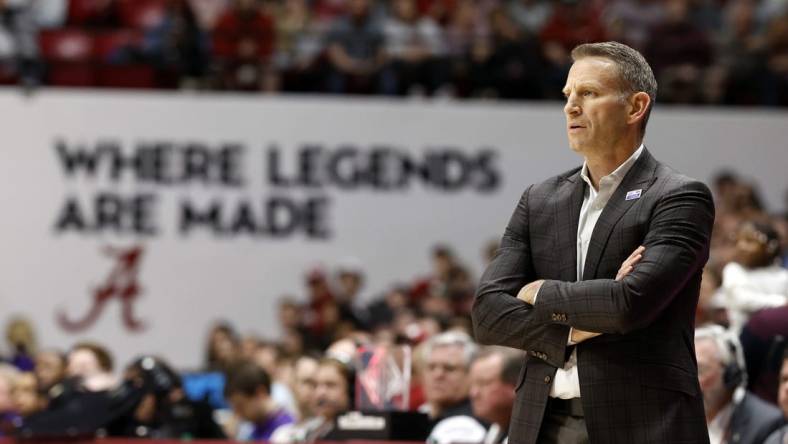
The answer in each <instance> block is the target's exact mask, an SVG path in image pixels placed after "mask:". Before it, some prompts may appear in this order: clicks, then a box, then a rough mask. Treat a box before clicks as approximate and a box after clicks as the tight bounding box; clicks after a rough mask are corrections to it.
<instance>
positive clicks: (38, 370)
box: [34, 349, 66, 393]
mask: <svg viewBox="0 0 788 444" xmlns="http://www.w3.org/2000/svg"><path fill="white" fill-rule="evenodd" d="M34 371H35V374H36V380H37V381H38V388H39V390H41V391H42V392H43V393H48V392H49V390H50V389H52V387H54V386H55V385H56V384H58V383H60V382H62V381H63V378H65V376H66V357H65V355H64V354H63V353H61V352H60V351H59V350H56V349H48V350H41V351H39V352H38V353H37V354H36V357H35V370H34Z"/></svg>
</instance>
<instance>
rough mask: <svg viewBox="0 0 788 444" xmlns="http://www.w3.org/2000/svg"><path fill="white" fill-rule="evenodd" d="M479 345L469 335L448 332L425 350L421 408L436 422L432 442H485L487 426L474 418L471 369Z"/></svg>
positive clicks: (433, 338) (431, 434) (431, 435)
mask: <svg viewBox="0 0 788 444" xmlns="http://www.w3.org/2000/svg"><path fill="white" fill-rule="evenodd" d="M476 350H477V346H476V344H475V343H474V342H473V340H472V339H471V338H470V337H469V336H468V335H466V334H464V333H460V332H446V333H441V334H439V335H437V336H434V337H432V338H430V339H429V340H428V341H427V342H426V344H425V347H424V375H423V378H424V392H425V397H426V399H427V402H426V403H425V404H424V405H423V406H422V407H420V408H419V410H420V411H422V412H423V413H427V414H428V415H429V417H430V420H431V421H432V424H433V428H432V431H431V432H430V438H428V439H429V440H431V441H432V442H438V443H449V442H481V441H482V439H483V438H484V436H485V434H486V429H485V427H484V426H483V425H482V424H481V423H480V422H479V421H478V420H477V419H476V418H475V417H474V416H473V410H472V408H471V400H470V398H469V389H470V387H469V384H470V381H469V375H468V370H469V367H470V364H471V360H472V359H473V355H474V354H475V353H476Z"/></svg>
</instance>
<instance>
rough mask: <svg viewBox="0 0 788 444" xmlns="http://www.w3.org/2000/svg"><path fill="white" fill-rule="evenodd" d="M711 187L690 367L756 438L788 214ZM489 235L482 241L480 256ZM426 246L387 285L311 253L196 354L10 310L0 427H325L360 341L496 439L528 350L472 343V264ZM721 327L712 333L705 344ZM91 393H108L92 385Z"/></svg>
mask: <svg viewBox="0 0 788 444" xmlns="http://www.w3.org/2000/svg"><path fill="white" fill-rule="evenodd" d="M713 190H714V194H715V200H716V207H717V218H716V223H715V228H714V233H713V242H712V250H711V258H710V260H709V263H708V265H707V267H706V268H705V271H704V275H703V283H702V289H701V294H700V301H699V305H698V310H697V317H696V325H697V326H698V327H703V328H702V329H701V330H708V331H707V332H706V333H704V334H703V335H702V336H703V337H702V338H701V339H697V338H696V349H697V353H698V363H699V382H700V385H701V387H702V389H703V394H704V401H705V406H706V409H707V416H708V417H709V422H710V429H711V428H712V425H713V424H714V422H713V420H714V418H715V416H716V414H717V413H718V412H719V411H720V410H721V409H723V408H724V407H725V406H726V405H728V404H731V403H733V404H732V405H745V404H746V405H747V406H748V405H749V404H747V403H740V402H738V401H736V396H742V395H736V396H734V393H735V392H737V391H738V392H740V393H746V398H745V399H747V400H748V402H749V403H755V404H756V407H757V409H756V411H757V412H758V415H759V417H760V418H762V419H764V420H765V421H767V422H768V424H764V423H759V424H760V425H758V427H759V429H758V430H756V431H755V432H754V433H756V435H757V437H758V439H757V440H752V441H746V440H745V441H742V442H753V443H755V442H763V440H764V439H765V438H766V436H767V435H768V434H769V433H772V432H774V433H775V434H778V433H782V434H783V435H781V436H785V434H786V432H788V429H786V428H783V429H782V432H781V431H780V430H777V431H775V430H776V429H777V428H778V427H780V425H781V424H782V423H783V422H784V417H788V353H786V347H785V338H786V337H788V270H787V269H786V263H788V255H787V254H786V252H788V249H786V243H787V242H788V219H787V218H786V213H785V212H783V213H779V212H769V211H767V209H766V208H764V207H763V206H762V204H761V199H760V198H759V195H758V191H757V187H756V184H754V183H752V182H749V181H748V180H744V179H742V178H739V177H737V176H736V175H735V174H734V173H733V172H728V171H726V172H720V173H719V174H718V175H717V176H716V178H715V179H714V183H713ZM786 208H788V206H786ZM496 247H497V244H496V242H491V243H490V244H489V245H487V246H485V247H484V248H483V249H482V250H483V251H482V254H483V255H484V256H485V258H487V259H488V260H489V259H490V258H491V257H492V256H493V255H494V254H495V250H496ZM429 254H430V255H431V259H432V262H431V263H432V269H431V270H425V271H424V274H423V275H422V276H415V277H414V276H400V277H395V276H392V284H391V286H390V287H388V288H384V289H379V288H366V287H365V285H364V277H365V272H364V265H363V262H361V261H360V260H357V259H340V258H338V259H337V262H336V263H335V264H328V265H324V266H315V267H314V268H312V269H310V270H307V271H306V272H305V274H304V287H303V288H301V289H296V288H294V289H293V294H292V295H284V296H282V297H281V298H280V299H279V301H278V320H279V329H280V331H281V335H280V336H279V337H260V336H258V335H257V334H256V333H255V332H239V331H237V330H236V329H235V328H234V327H233V324H232V320H222V321H220V320H217V323H216V324H215V325H213V326H206V328H208V330H207V331H206V333H207V335H206V338H205V355H204V364H203V367H202V368H198V369H174V368H173V367H172V366H171V365H169V364H168V363H167V357H166V356H163V357H161V356H160V357H154V356H145V355H141V356H140V358H138V359H136V360H134V361H133V362H131V363H114V362H113V358H112V351H111V350H109V349H108V348H107V347H106V346H105V345H102V344H101V343H99V342H81V343H78V344H74V345H73V347H72V348H71V349H70V350H58V349H53V348H49V347H47V346H46V345H45V344H38V343H37V341H36V335H35V328H34V326H33V325H31V324H30V323H29V322H28V321H26V320H24V319H20V318H17V319H14V320H12V321H11V322H10V323H9V324H8V325H7V327H6V338H7V341H8V345H9V349H8V354H7V356H6V359H5V361H6V362H5V363H4V364H2V365H0V430H2V431H3V433H14V432H15V431H19V430H20V427H22V428H23V429H24V427H28V428H29V429H30V430H33V431H35V430H39V431H40V428H41V427H44V428H45V429H46V430H48V431H53V430H58V429H56V428H55V426H53V424H60V423H62V422H64V423H66V424H68V425H69V427H74V426H75V424H81V425H83V426H84V427H85V430H94V429H96V428H98V429H100V433H102V434H108V435H110V436H146V437H180V438H183V437H191V438H206V437H223V436H226V437H229V438H235V439H242V440H258V439H259V440H273V441H274V442H310V441H314V440H317V439H321V438H329V439H330V438H332V435H331V433H332V431H333V430H334V427H335V424H336V423H335V419H336V417H337V416H338V415H340V414H342V413H343V412H347V411H349V410H352V409H353V408H354V405H355V400H356V396H355V395H354V393H356V391H357V390H358V389H359V386H358V385H357V382H356V379H355V374H356V371H357V370H358V368H357V364H358V362H359V350H361V349H363V348H364V347H367V348H369V347H373V348H374V347H380V346H386V347H398V346H408V347H410V348H411V350H412V358H413V366H412V373H413V374H412V378H411V380H410V386H409V387H408V390H407V395H405V394H404V393H400V395H402V396H400V401H401V404H402V407H404V409H406V410H409V411H414V412H415V411H418V412H423V413H425V414H427V415H428V418H429V424H428V429H427V430H428V431H429V432H430V441H431V442H457V440H458V439H461V440H462V442H485V443H487V442H495V443H498V442H503V440H504V439H505V438H506V430H507V426H508V422H509V417H510V415H511V411H512V405H513V401H514V395H515V388H516V386H517V383H518V381H519V378H520V377H521V376H520V368H521V365H522V362H523V359H524V355H523V353H522V351H517V350H513V349H505V348H496V347H482V346H481V345H479V344H476V343H475V342H474V340H473V329H472V325H471V322H470V310H471V307H472V304H473V297H474V291H475V285H476V276H475V273H474V272H473V271H472V270H470V269H469V268H468V267H466V266H464V265H463V260H462V259H461V258H459V257H456V256H455V255H454V254H453V253H452V250H451V248H450V246H446V245H437V246H434V247H433V248H432V249H431V251H430V253H429ZM466 259H467V258H466ZM708 326H712V327H708ZM709 329H710V330H709ZM709 331H710V332H711V333H709ZM720 332H723V333H724V335H725V336H724V338H727V339H725V341H727V342H718V343H719V344H723V345H721V346H720V347H721V348H718V349H716V351H715V349H714V348H713V347H711V346H713V345H714V344H716V343H715V342H713V341H711V342H708V343H702V341H704V340H708V339H709V338H711V339H720V338H723V336H720V335H719V334H718V333H720ZM704 338H705V339H704ZM697 341H701V342H697ZM702 344H705V345H702ZM710 347H711V348H710ZM729 347H730V349H729ZM139 352H141V353H144V352H145V351H144V350H140V351H139ZM737 356H738V357H737ZM118 364H121V365H118ZM732 365H736V369H737V370H736V372H734V373H735V377H734V376H731V375H730V374H729V373H731V372H729V371H728V370H727V368H728V367H730V366H732ZM724 369H725V371H723V370H724ZM781 372H782V373H781ZM97 393H98V394H102V393H105V394H106V393H109V394H111V396H109V397H105V398H100V399H99V398H91V397H90V396H91V394H97ZM778 393H779V395H778ZM737 408H739V407H737ZM748 408H749V407H748ZM69 409H72V411H76V412H78V413H79V414H78V415H77V416H74V415H73V414H71V416H69V413H68V411H69ZM780 409H781V410H780ZM86 412H89V413H90V415H85V413H86ZM734 415H735V413H734ZM58 421H60V422H58ZM718 426H719V425H718ZM31 433H32V432H31ZM458 434H459V435H458ZM775 436H776V435H775ZM774 439H777V438H774ZM773 442H782V441H773Z"/></svg>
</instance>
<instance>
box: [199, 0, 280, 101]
mask: <svg viewBox="0 0 788 444" xmlns="http://www.w3.org/2000/svg"><path fill="white" fill-rule="evenodd" d="M274 43H275V31H274V23H273V20H272V19H271V17H269V16H268V15H266V14H265V13H264V12H263V11H262V9H261V7H260V5H259V4H258V2H257V0H236V1H235V3H234V4H233V6H232V7H231V8H230V9H228V10H227V12H225V13H224V14H223V15H222V16H221V17H220V18H219V21H218V22H217V24H216V28H215V29H214V33H213V55H214V57H215V58H216V62H217V65H218V71H219V79H218V80H219V83H220V85H219V86H220V87H223V88H225V89H231V90H243V91H253V90H260V89H262V90H267V91H270V90H275V89H277V81H276V75H275V73H274V72H273V70H272V69H270V66H269V61H270V59H271V55H272V53H273V50H274Z"/></svg>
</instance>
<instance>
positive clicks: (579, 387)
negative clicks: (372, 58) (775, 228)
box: [473, 42, 714, 444]
mask: <svg viewBox="0 0 788 444" xmlns="http://www.w3.org/2000/svg"><path fill="white" fill-rule="evenodd" d="M572 57H573V60H574V64H573V65H572V68H571V69H570V71H569V76H568V78H567V82H566V86H565V88H564V94H565V96H566V105H565V106H564V113H565V115H566V120H567V133H568V137H569V145H570V146H571V148H572V149H573V150H574V151H576V152H578V153H580V154H581V155H582V156H583V157H584V160H585V162H584V163H583V166H582V168H575V169H573V170H570V171H568V172H566V173H563V174H560V175H558V176H555V177H553V178H551V179H548V180H546V181H544V182H542V183H539V184H535V185H532V186H530V187H528V188H527V189H526V190H525V192H524V193H523V195H522V197H521V199H520V202H519V203H518V205H517V207H516V208H515V210H514V214H513V215H512V217H511V219H510V221H509V224H508V226H507V227H506V230H505V232H504V235H503V238H502V240H501V246H500V248H499V250H498V252H497V254H496V256H495V258H494V259H493V261H492V262H491V263H490V265H489V266H488V268H487V270H486V271H485V273H484V275H483V276H482V279H481V283H480V285H479V289H478V292H477V295H476V299H475V301H474V308H473V323H474V327H475V332H476V336H477V339H478V340H479V341H480V342H482V343H487V344H496V345H505V346H509V347H514V348H519V349H523V350H527V351H528V358H527V359H526V362H525V365H524V366H523V370H522V372H521V375H520V378H519V382H518V386H517V400H516V402H515V406H514V410H513V412H512V421H511V425H510V432H509V442H510V443H512V444H520V443H536V442H539V443H561V444H569V443H584V442H591V443H603V444H615V443H626V444H630V443H639V444H643V443H707V442H708V434H707V430H706V424H705V417H704V412H703V399H702V397H701V394H700V389H699V386H698V380H697V363H696V361H695V352H694V349H693V338H694V316H695V308H696V306H697V302H698V291H699V287H700V279H701V272H702V269H703V266H704V264H705V263H706V260H707V259H708V253H709V239H710V234H711V228H712V225H713V221H714V204H713V201H712V197H711V193H710V192H709V190H708V188H707V187H706V186H705V185H704V184H702V183H701V182H698V181H696V180H693V179H691V178H688V177H686V176H683V175H681V174H679V173H677V172H675V171H674V170H672V169H670V168H669V167H667V166H665V165H663V164H661V163H660V162H658V161H656V160H655V159H654V158H653V157H652V156H651V154H650V153H649V151H648V150H647V149H646V148H645V147H644V146H643V136H644V134H645V128H646V122H647V121H648V116H649V113H650V111H651V107H652V104H653V102H654V99H655V97H656V89H657V85H656V80H655V79H654V75H653V73H652V71H651V68H650V67H649V65H648V63H647V62H646V61H645V59H644V58H643V56H641V55H640V54H639V53H638V52H637V51H635V50H633V49H632V48H629V47H627V46H625V45H622V44H620V43H615V42H607V43H596V44H584V45H580V46H578V47H577V48H575V49H574V50H573V51H572Z"/></svg>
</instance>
